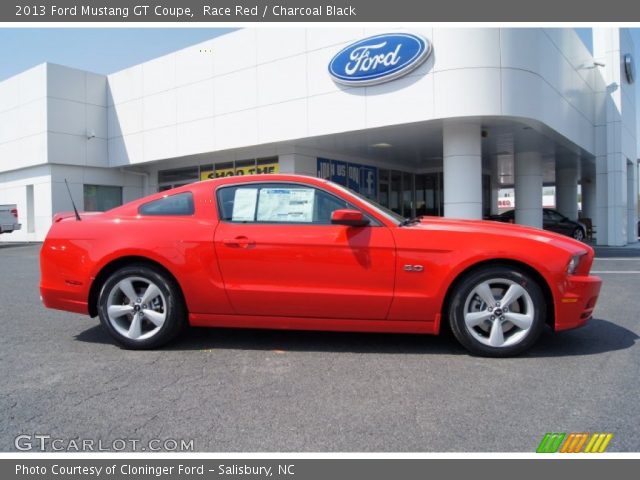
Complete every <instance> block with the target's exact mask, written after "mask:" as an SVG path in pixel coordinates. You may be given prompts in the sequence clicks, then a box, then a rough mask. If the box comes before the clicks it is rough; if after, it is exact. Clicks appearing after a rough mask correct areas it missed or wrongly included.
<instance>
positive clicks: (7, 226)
mask: <svg viewBox="0 0 640 480" xmlns="http://www.w3.org/2000/svg"><path fill="white" fill-rule="evenodd" d="M21 227H22V225H20V224H19V223H18V209H17V207H16V206H15V204H14V205H0V233H11V232H13V231H14V230H20V228H21Z"/></svg>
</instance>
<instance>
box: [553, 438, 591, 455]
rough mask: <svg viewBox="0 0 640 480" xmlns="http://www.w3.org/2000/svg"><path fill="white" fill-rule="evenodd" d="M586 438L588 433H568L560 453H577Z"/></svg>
mask: <svg viewBox="0 0 640 480" xmlns="http://www.w3.org/2000/svg"><path fill="white" fill-rule="evenodd" d="M587 438H589V434H588V433H570V434H569V435H568V436H567V440H566V441H565V442H564V444H563V445H562V448H561V449H560V453H579V452H580V450H582V446H583V445H584V443H585V442H586V441H587Z"/></svg>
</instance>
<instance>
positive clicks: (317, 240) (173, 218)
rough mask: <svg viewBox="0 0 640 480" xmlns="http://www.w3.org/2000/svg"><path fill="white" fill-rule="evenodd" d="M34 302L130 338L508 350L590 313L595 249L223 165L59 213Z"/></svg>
mask: <svg viewBox="0 0 640 480" xmlns="http://www.w3.org/2000/svg"><path fill="white" fill-rule="evenodd" d="M40 262H41V273H42V277H41V285H40V290H41V294H42V299H43V302H44V304H45V306H47V307H49V308H56V309H60V310H68V311H71V312H79V313H84V314H89V315H91V316H92V317H95V316H99V317H100V321H101V322H102V324H103V325H104V327H105V328H106V329H107V330H108V331H109V333H110V334H111V335H112V336H113V337H114V338H115V340H116V341H117V342H119V343H120V344H121V345H123V346H125V347H127V348H134V349H143V348H154V347H158V346H160V345H163V344H165V343H166V342H168V341H169V340H171V339H173V338H174V337H175V336H176V335H177V334H178V333H179V332H180V330H181V329H182V328H183V327H184V326H185V325H187V324H190V325H195V326H212V327H218V326H219V327H246V328H276V329H278V328H279V329H303V330H336V331H337V330H341V331H363V332H364V331H366V332H404V333H409V332H410V333H429V334H437V333H438V332H439V331H440V329H441V328H442V324H443V323H445V322H446V323H448V325H449V326H450V327H451V330H452V331H453V333H454V335H455V336H456V338H457V339H458V340H459V341H460V343H461V344H462V345H463V346H464V347H466V348H467V349H468V350H469V351H471V352H472V353H474V354H478V355H486V356H500V357H502V356H509V355H516V354H519V353H521V352H523V351H525V350H526V349H527V348H529V347H530V346H531V345H532V344H533V343H534V342H535V341H536V339H537V338H538V336H539V334H540V332H541V330H542V329H543V327H544V326H545V325H549V326H551V328H553V329H554V330H565V329H569V328H574V327H578V326H580V325H583V324H584V323H586V322H587V320H589V318H591V315H592V312H593V309H594V307H595V303H596V300H597V298H598V293H599V291H600V285H601V281H600V279H599V278H598V277H593V276H590V275H589V269H590V268H591V264H592V262H593V250H592V249H591V248H590V247H589V246H587V245H585V244H583V243H581V242H577V241H575V240H573V239H571V238H567V237H563V236H560V235H556V234H554V233H550V232H546V231H544V230H539V229H534V228H527V227H522V226H517V225H505V224H501V223H497V222H485V221H474V220H452V219H447V218H435V217H421V218H415V219H404V218H402V217H399V216H397V215H396V214H394V213H392V212H390V211H388V210H386V209H384V208H383V207H381V206H379V205H377V204H376V203H374V202H372V201H370V200H367V199H365V198H362V197H360V196H358V195H357V194H354V193H353V192H351V191H349V190H347V189H345V188H343V187H341V186H339V185H336V184H334V183H331V182H328V181H325V180H321V179H318V178H313V177H304V176H297V175H255V176H236V177H226V178H220V179H216V180H209V181H204V182H199V183H195V184H191V185H186V186H183V187H180V188H176V189H174V190H171V191H168V192H162V193H157V194H154V195H151V196H148V197H146V198H142V199H140V200H136V201H133V202H130V203H128V204H126V205H123V206H121V207H117V208H114V209H113V210H110V211H108V212H105V213H100V214H82V215H77V214H76V215H74V214H73V213H72V214H58V215H56V217H55V218H54V222H53V225H52V227H51V229H50V231H49V233H48V235H47V238H46V240H45V242H44V244H43V247H42V252H41V259H40Z"/></svg>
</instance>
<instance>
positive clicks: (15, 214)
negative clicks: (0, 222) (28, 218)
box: [11, 208, 18, 220]
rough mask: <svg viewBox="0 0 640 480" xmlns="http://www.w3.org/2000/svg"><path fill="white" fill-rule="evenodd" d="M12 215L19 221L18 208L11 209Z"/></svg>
mask: <svg viewBox="0 0 640 480" xmlns="http://www.w3.org/2000/svg"><path fill="white" fill-rule="evenodd" d="M11 215H13V216H14V217H16V220H17V219H18V209H17V208H12V209H11Z"/></svg>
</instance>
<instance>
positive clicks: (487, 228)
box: [402, 217, 591, 253]
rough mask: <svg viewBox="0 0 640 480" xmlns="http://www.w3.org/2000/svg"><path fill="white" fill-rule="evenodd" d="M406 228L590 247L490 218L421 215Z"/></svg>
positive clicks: (570, 247)
mask: <svg viewBox="0 0 640 480" xmlns="http://www.w3.org/2000/svg"><path fill="white" fill-rule="evenodd" d="M402 228H407V229H414V230H430V231H434V230H438V231H440V230H442V231H445V230H446V231H454V232H467V233H474V234H484V235H496V236H500V237H501V238H505V237H507V238H513V239H514V240H518V239H526V240H536V241H539V242H544V243H549V244H553V245H556V246H558V247H560V248H564V249H566V250H568V251H570V252H576V253H577V252H584V251H588V250H590V249H591V247H589V246H588V245H587V244H585V243H582V242H580V241H578V240H574V239H573V238H570V237H566V236H564V235H560V234H558V233H554V232H550V231H547V230H542V229H540V228H534V227H527V226H524V225H516V224H512V223H503V222H494V221H491V220H461V219H452V218H443V217H421V218H420V221H419V222H416V223H414V224H411V225H408V226H406V227H402Z"/></svg>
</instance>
